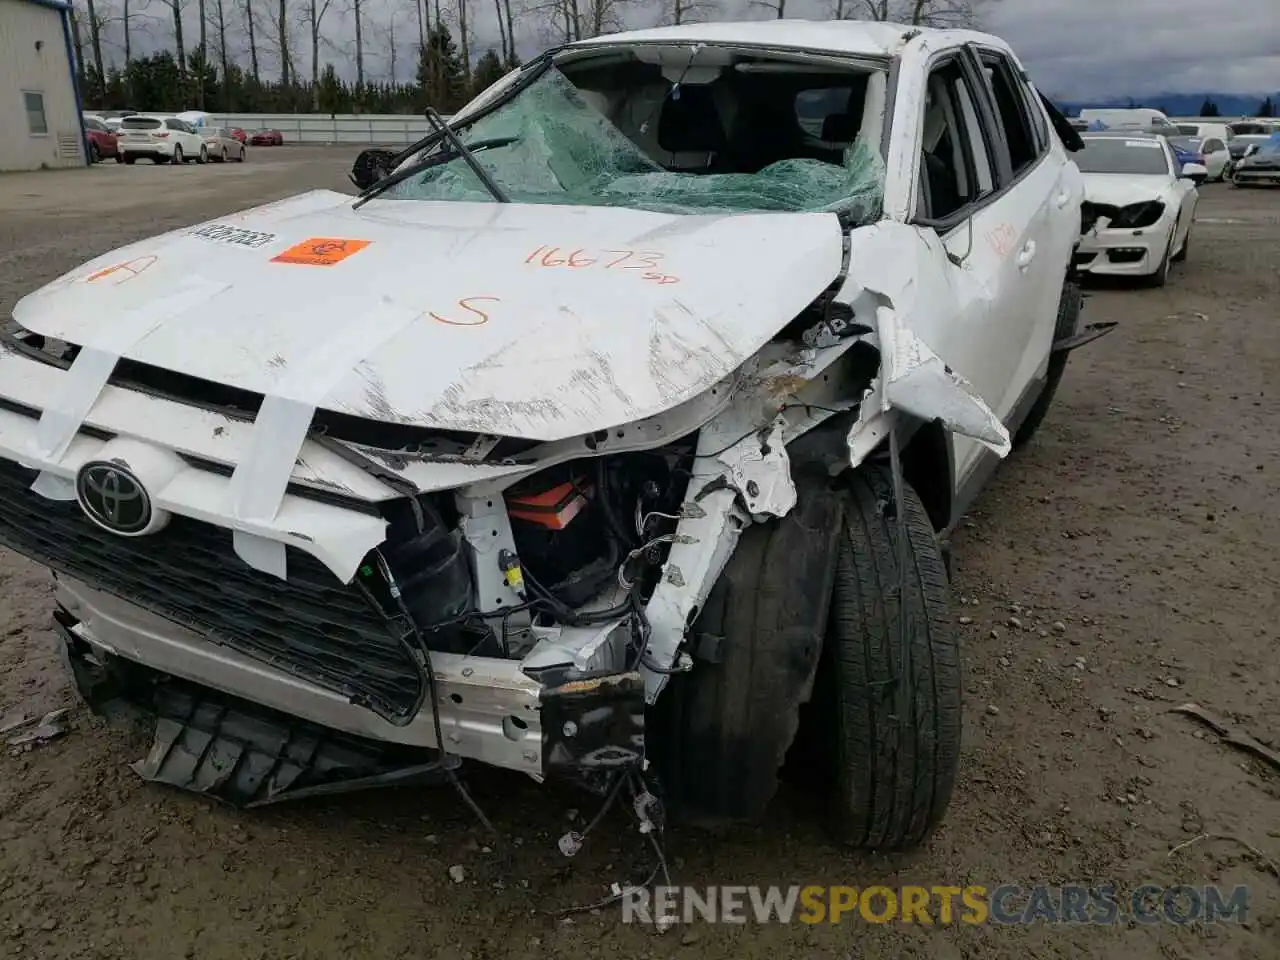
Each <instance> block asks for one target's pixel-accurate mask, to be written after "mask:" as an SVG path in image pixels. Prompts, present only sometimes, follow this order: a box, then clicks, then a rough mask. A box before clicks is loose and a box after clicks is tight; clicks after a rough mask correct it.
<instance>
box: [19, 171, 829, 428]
mask: <svg viewBox="0 0 1280 960" xmlns="http://www.w3.org/2000/svg"><path fill="white" fill-rule="evenodd" d="M351 200H352V198H351V197H349V196H346V195H344V194H341V193H336V192H330V191H315V192H312V193H307V194H303V195H300V196H298V197H294V198H292V199H289V200H285V201H280V202H277V203H273V204H267V205H265V206H262V207H257V208H254V209H252V210H249V211H245V212H244V213H240V214H234V215H229V216H226V217H223V218H220V219H218V220H216V221H211V222H209V223H205V224H200V225H197V226H195V227H191V228H187V229H184V230H179V231H174V232H172V233H167V234H164V235H161V236H159V237H155V238H152V239H150V240H146V241H142V242H140V243H137V244H133V245H131V246H128V247H125V248H123V249H120V250H117V251H114V252H112V253H110V254H107V255H105V256H103V257H99V258H98V259H96V260H94V261H92V262H90V263H88V264H86V265H85V266H84V267H81V268H79V269H77V270H75V271H72V272H71V273H69V274H67V275H65V276H64V277H61V278H59V279H58V280H56V281H54V282H53V283H51V284H49V285H48V286H47V287H45V288H43V289H41V290H39V291H37V292H35V293H33V294H31V295H30V296H28V297H26V298H25V299H23V300H22V301H21V302H20V303H19V304H18V306H17V308H16V309H15V311H14V317H15V319H16V320H17V321H18V322H19V323H20V324H21V325H22V326H24V327H26V328H27V329H29V330H32V331H34V332H36V333H40V334H44V335H46V336H49V337H53V338H56V339H60V340H65V341H69V342H71V343H77V344H81V345H84V346H88V347H93V348H96V349H98V350H100V351H103V352H105V353H107V354H110V355H115V356H120V357H127V358H129V359H132V360H135V361H139V362H142V363H146V364H151V365H153V366H156V367H160V368H163V369H167V370H172V371H176V372H179V373H183V374H188V375H191V376H194V377H199V378H202V379H204V380H209V381H213V382H217V383H224V384H231V385H234V386H236V387H239V388H241V389H244V390H250V391H253V392H255V393H260V394H265V395H268V396H271V395H277V396H282V397H287V398H289V399H290V400H293V401H299V402H303V403H307V404H311V405H314V406H316V407H320V408H323V409H327V410H332V411H336V412H339V413H346V414H352V415H355V416H359V417H364V418H369V419H375V420H381V421H387V422H394V423H403V424H410V425H415V426H422V427H435V428H441V429H454V430H465V431H476V432H480V433H490V434H500V435H508V436H519V437H527V438H530V439H537V440H559V439H564V438H568V437H573V436H579V435H582V434H585V433H589V432H592V431H595V430H601V429H605V428H608V427H613V426H617V425H620V424H624V423H628V422H631V421H634V420H638V419H642V418H644V417H649V416H653V415H656V414H659V413H661V412H663V411H665V410H667V409H670V408H671V407H674V406H676V405H678V404H680V403H682V402H684V401H686V400H689V399H691V398H692V397H695V396H697V395H698V394H699V393H701V392H703V391H705V390H707V389H709V388H710V387H711V386H712V385H714V384H715V383H716V382H717V381H718V380H720V379H722V378H723V377H724V376H725V375H727V374H729V373H731V372H732V371H733V370H734V369H736V368H737V367H739V366H740V365H741V364H742V363H744V362H745V361H746V360H747V359H749V358H750V357H751V356H752V355H753V354H754V353H755V352H756V351H757V350H759V349H760V347H762V346H763V345H764V344H765V343H766V342H768V340H769V339H770V338H771V337H772V336H773V335H774V334H775V333H776V332H777V331H778V330H780V329H781V328H782V327H783V326H785V325H786V324H787V323H788V322H789V321H790V320H792V319H793V318H794V317H795V316H796V315H797V314H798V313H799V312H800V311H801V310H803V309H804V308H805V307H806V306H807V305H808V304H809V303H811V302H812V301H813V300H814V299H815V298H816V297H817V296H818V295H819V294H821V293H822V291H823V290H824V289H825V288H826V287H827V286H828V285H829V284H830V283H831V282H832V281H833V280H834V279H835V278H836V277H837V275H838V274H839V271H840V268H841V259H842V249H841V232H840V227H839V224H838V222H837V219H836V217H835V216H834V215H832V214H826V213H796V214H779V213H767V214H740V215H732V216H719V215H714V216H680V215H670V214H661V213H649V212H643V211H637V210H630V209H621V208H609V207H560V206H549V205H521V204H497V203H460V202H430V201H412V200H383V199H378V200H374V201H373V202H371V203H369V204H367V205H365V206H363V207H361V208H360V209H358V210H353V209H351Z"/></svg>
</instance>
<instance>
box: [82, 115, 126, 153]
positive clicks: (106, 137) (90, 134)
mask: <svg viewBox="0 0 1280 960" xmlns="http://www.w3.org/2000/svg"><path fill="white" fill-rule="evenodd" d="M84 138H85V141H86V142H87V143H88V145H89V146H88V149H89V162H90V163H97V162H98V161H99V160H103V159H106V158H107V157H115V158H116V159H117V160H118V159H119V158H120V153H119V151H118V150H117V149H116V135H115V134H114V133H112V132H111V129H110V128H109V127H108V126H107V125H106V124H105V123H103V122H102V121H101V120H99V119H98V118H97V117H85V118H84Z"/></svg>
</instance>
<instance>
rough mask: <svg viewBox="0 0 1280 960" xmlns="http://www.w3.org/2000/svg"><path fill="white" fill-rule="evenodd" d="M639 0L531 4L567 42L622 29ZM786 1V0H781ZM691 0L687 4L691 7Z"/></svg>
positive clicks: (553, 0)
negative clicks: (627, 15)
mask: <svg viewBox="0 0 1280 960" xmlns="http://www.w3.org/2000/svg"><path fill="white" fill-rule="evenodd" d="M636 2H637V0H542V2H541V3H539V4H537V5H535V6H534V7H532V8H530V12H534V13H538V14H540V15H541V16H542V17H543V19H544V21H545V22H546V23H547V25H548V27H549V28H550V30H549V31H548V32H550V33H551V34H552V36H554V37H555V38H556V39H557V40H559V41H560V42H564V43H570V42H572V41H574V40H583V39H586V38H588V37H598V36H599V35H600V34H602V33H605V32H607V31H610V30H617V29H620V28H621V27H622V25H623V15H624V14H625V13H626V9H627V8H628V7H631V6H635V5H636ZM781 2H784V3H785V2H786V0H781ZM688 6H689V4H688V0H685V2H684V7H685V9H688Z"/></svg>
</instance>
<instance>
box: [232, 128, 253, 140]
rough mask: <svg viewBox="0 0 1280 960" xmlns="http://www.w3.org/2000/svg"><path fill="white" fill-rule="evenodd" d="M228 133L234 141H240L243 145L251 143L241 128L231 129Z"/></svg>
mask: <svg viewBox="0 0 1280 960" xmlns="http://www.w3.org/2000/svg"><path fill="white" fill-rule="evenodd" d="M227 132H228V133H230V134H231V136H232V138H233V139H235V140H239V141H240V142H241V143H248V142H249V135H248V134H247V133H245V132H244V131H243V130H241V129H240V128H239V127H231V128H230V129H229V130H228V131H227Z"/></svg>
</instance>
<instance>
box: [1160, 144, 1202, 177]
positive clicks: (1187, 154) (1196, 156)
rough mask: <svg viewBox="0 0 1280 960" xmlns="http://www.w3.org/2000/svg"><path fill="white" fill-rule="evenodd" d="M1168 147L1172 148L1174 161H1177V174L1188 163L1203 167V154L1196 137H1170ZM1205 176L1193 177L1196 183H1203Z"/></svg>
mask: <svg viewBox="0 0 1280 960" xmlns="http://www.w3.org/2000/svg"><path fill="white" fill-rule="evenodd" d="M1169 146H1171V147H1173V155H1174V159H1176V160H1177V161H1178V172H1179V173H1181V172H1182V168H1183V166H1185V165H1186V164H1188V163H1198V164H1200V166H1202V167H1203V166H1204V165H1205V162H1204V154H1203V153H1201V152H1200V140H1199V138H1197V137H1170V138H1169ZM1205 176H1207V174H1206V175H1204V176H1198V177H1193V178H1192V179H1193V180H1194V181H1195V182H1196V183H1197V184H1200V183H1204V180H1205Z"/></svg>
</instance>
